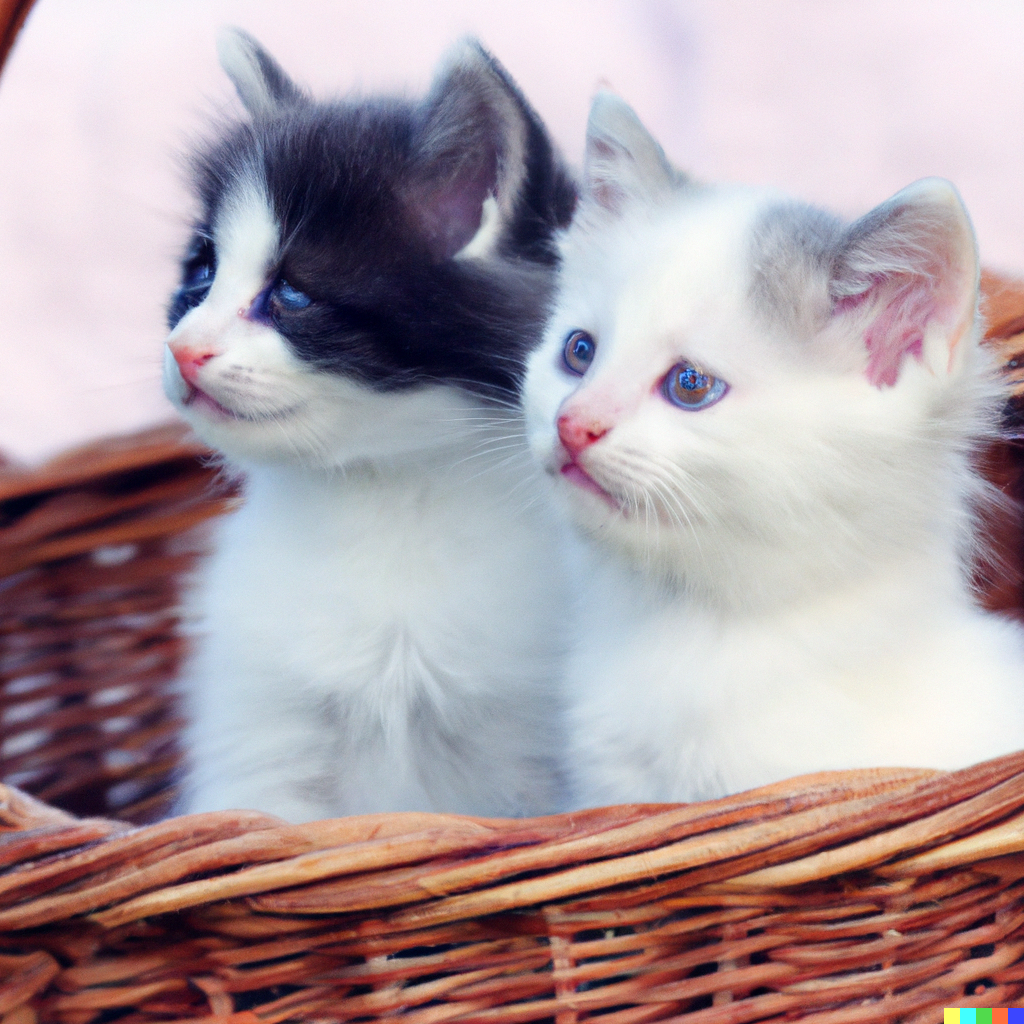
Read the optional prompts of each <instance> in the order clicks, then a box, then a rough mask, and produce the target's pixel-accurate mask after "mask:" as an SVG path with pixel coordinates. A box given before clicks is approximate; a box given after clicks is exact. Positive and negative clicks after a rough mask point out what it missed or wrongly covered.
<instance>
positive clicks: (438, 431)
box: [165, 33, 574, 821]
mask: <svg viewBox="0 0 1024 1024" xmlns="http://www.w3.org/2000/svg"><path fill="white" fill-rule="evenodd" d="M221 59H222V63H223V64H224V66H225V69H226V70H227V71H228V73H229V74H230V76H231V77H232V79H233V80H234V82H235V85H236V86H237V88H238V92H239V94H240V95H241V97H242V99H243V101H244V102H245V105H246V107H247V108H248V109H249V111H250V113H251V115H252V120H251V121H244V122H241V123H238V124H233V125H229V126H227V127H226V128H225V130H224V133H223V135H222V136H221V137H220V138H218V139H217V140H215V141H214V142H213V143H212V144H211V145H210V146H209V147H207V148H206V149H205V150H203V151H202V152H200V153H199V154H198V156H197V157H196V158H195V172H196V190H197V193H198V196H199V199H200V202H201V205H202V216H201V219H200V221H199V223H198V224H197V228H196V233H195V237H194V239H193V243H192V247H191V249H190V251H189V254H188V256H187V258H186V260H185V263H184V270H183V281H182V286H181V288H180V289H179V291H178V292H177V294H176V295H175V297H174V299H173V301H172V305H171V310H170V321H171V326H172V328H173V330H172V332H171V335H170V338H169V339H168V343H167V350H166V359H165V387H166V390H167V393H168V395H169V396H170V397H171V399H172V400H173V401H174V402H175V403H176V404H177V405H178V406H179V408H180V410H181V412H182V414H183V415H184V416H185V418H186V419H187V420H188V421H189V422H190V423H191V424H192V425H193V426H194V428H195V430H196V431H197V433H198V434H199V435H200V436H201V437H202V438H204V439H205V440H206V441H207V442H208V443H210V444H211V445H213V446H214V447H215V448H217V449H219V450H220V451H221V452H223V453H224V455H225V456H226V459H227V461H228V462H229V464H230V465H231V466H232V467H235V468H238V469H240V470H242V471H243V472H244V474H245V477H246V483H245V489H244V493H245V502H244V505H243V507H242V508H241V510H240V511H238V512H237V513H236V514H234V515H233V516H231V517H229V518H228V519H227V520H226V521H225V522H224V523H223V524H222V526H221V528H220V531H219V537H218V543H217V548H216V553H215V555H214V557H213V559H212V561H211V562H210V564H209V565H208V567H207V568H206V570H205V572H204V574H203V575H202V577H201V578H200V580H199V582H198V586H197V593H196V601H197V604H198V613H199V616H200V619H201V625H202V629H203V632H204V634H205V635H204V638H203V639H202V641H201V642H200V644H199V647H198V651H197V654H196V657H195V659H194V663H193V664H192V666H191V669H190V673H189V677H188V679H187V680H186V694H185V697H186V703H187V710H188V712H189V718H190V724H189V726H188V728H187V730H186V732H185V743H186V754H187V769H186V776H185V779H184V785H183V793H184V795H183V799H182V804H181V807H180V808H179V809H180V810H183V811H201V810H216V809H222V808H227V807H251V808H259V809H261V810H265V811H270V812H273V813H276V814H280V815H282V816H283V817H285V818H287V819H290V820H293V821H302V820H307V819H314V818H323V817H331V816H336V815H343V814H354V813H361V812H371V811H398V810H438V811H454V812H463V813H472V814H490V815H515V814H527V813H529V814H537V813H542V812H544V811H547V810H551V809H553V808H554V807H555V806H556V805H557V803H558V801H559V798H560V780H559V776H558V771H557V764H556V761H557V758H556V752H557V750H558V748H559V733H558V731H557V728H556V722H557V717H558V716H557V700H556V695H555V692H554V683H555V682H556V681H557V679H558V677H559V675H560V659H561V656H562V653H563V646H564V640H563V637H564V632H565V631H564V629H563V627H562V625H561V622H562V616H563V614H564V608H565V605H566V603H567V596H566V586H565V583H564V580H563V576H562V564H561V561H560V558H561V551H562V550H563V544H562V542H561V540H560V538H559V536H558V535H557V533H556V527H555V520H554V517H553V516H552V515H551V513H550V511H549V509H548V507H547V505H546V504H545V503H544V501H542V500H541V495H542V493H543V489H542V486H541V485H542V484H543V478H542V476H541V475H540V474H539V473H538V472H537V471H536V469H535V467H534V466H533V464H532V462H531V460H530V459H529V457H528V455H527V453H526V447H525V442H524V440H523V426H522V421H521V414H520V413H519V412H518V409H517V406H516V391H517V387H518V383H519V376H520V374H521V370H522V365H523V360H524V358H525V353H526V351H527V350H528V348H529V346H530V345H532V344H534V343H535V341H536V340H537V339H538V338H539V333H540V327H541V324H542V322H543V314H544V311H545V303H546V300H547V297H548V295H549V293H550V282H551V278H552V274H553V268H554V263H555V259H556V253H555V250H554V248H553V245H552V243H551V237H552V234H553V232H554V230H555V228H556V227H558V226H559V225H561V224H565V223H566V222H567V221H568V218H569V214H570V212H571V209H572V204H573V201H574V190H573V186H572V183H571V181H570V180H569V179H568V178H567V177H566V176H565V174H564V172H563V171H562V170H561V167H560V165H559V164H558V162H557V159H556V158H555V156H554V154H553V152H552V150H551V147H550V144H549V143H548V140H547V136H546V134H545V133H544V130H543V128H542V126H541V125H540V123H539V121H538V120H537V118H536V115H534V114H533V112H532V111H531V110H530V108H529V107H528V106H527V105H526V103H525V101H524V100H523V98H522V96H521V95H520V94H519V92H518V90H517V89H516V88H515V86H514V85H513V84H512V82H511V81H510V80H509V79H508V77H507V75H506V74H505V72H504V71H503V70H502V69H501V67H500V66H499V65H498V64H497V63H496V62H495V61H494V60H493V59H492V58H491V57H490V56H489V55H487V54H486V53H484V52H483V51H482V50H481V49H480V48H479V47H478V46H475V45H473V44H469V45H467V46H464V47H463V48H462V50H461V51H459V52H458V53H457V54H456V57H455V59H454V60H452V61H450V62H449V63H448V64H447V65H446V66H445V67H443V68H442V70H441V72H440V73H439V75H438V78H437V80H436V81H435V84H434V88H433V91H432V92H431V94H430V95H429V96H428V97H427V99H426V100H425V101H423V102H422V103H420V104H411V103H405V102H400V101H397V100H395V101H391V100H368V101H365V102H353V103H340V102H335V103H318V102H315V101H313V100H311V99H309V98H308V97H306V96H305V95H304V94H303V93H302V92H301V91H300V90H299V89H298V88H297V87H296V86H295V85H293V84H292V82H291V81H290V80H289V79H288V78H287V76H286V75H285V74H284V72H283V71H282V70H281V69H280V68H279V67H278V66H277V65H276V63H275V62H274V61H273V60H272V58H271V57H270V56H269V55H268V54H266V53H265V52H264V51H262V50H261V49H260V48H259V47H258V45H257V44H256V43H255V42H254V41H253V40H251V39H249V38H248V37H247V36H245V35H244V34H242V33H232V34H229V35H228V36H226V37H225V39H224V41H223V43H222V54H221Z"/></svg>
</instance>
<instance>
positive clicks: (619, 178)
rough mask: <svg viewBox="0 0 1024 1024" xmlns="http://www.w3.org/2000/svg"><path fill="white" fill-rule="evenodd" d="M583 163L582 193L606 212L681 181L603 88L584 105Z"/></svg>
mask: <svg viewBox="0 0 1024 1024" xmlns="http://www.w3.org/2000/svg"><path fill="white" fill-rule="evenodd" d="M583 167H584V174H583V178H584V197H585V198H586V199H588V200H590V201H593V202H595V203H597V205H598V206H601V207H604V209H606V210H609V211H611V212H612V213H618V212H619V211H620V210H621V209H622V207H623V206H624V204H625V203H626V201H627V200H629V199H648V198H656V197H658V196H659V195H662V194H663V193H665V192H666V191H668V190H669V189H670V188H672V186H673V185H675V184H677V183H678V182H680V181H682V180H683V177H682V175H680V174H679V173H678V172H677V171H676V170H675V169H674V168H673V167H672V165H671V164H670V163H669V162H668V158H667V157H666V156H665V151H664V150H663V149H662V148H661V146H660V145H658V142H657V140H656V139H655V138H654V136H653V135H651V133H650V132H649V131H648V130H647V129H646V128H645V127H644V125H643V122H642V121H641V120H640V118H639V117H637V116H636V113H635V111H634V110H633V108H632V107H631V106H630V105H629V104H628V103H626V102H625V101H623V100H621V99H620V98H619V97H618V96H616V95H615V94H614V93H612V92H608V91H606V90H602V91H601V92H599V93H598V94H597V95H596V96H595V97H594V101H593V103H592V104H591V107H590V118H589V120H588V121H587V144H586V152H585V156H584V163H583Z"/></svg>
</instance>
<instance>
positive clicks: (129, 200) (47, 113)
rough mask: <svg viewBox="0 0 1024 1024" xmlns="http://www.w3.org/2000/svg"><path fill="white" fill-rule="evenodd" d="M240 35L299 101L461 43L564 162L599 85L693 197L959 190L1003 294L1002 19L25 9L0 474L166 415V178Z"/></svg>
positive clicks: (338, 5) (1018, 154)
mask: <svg viewBox="0 0 1024 1024" xmlns="http://www.w3.org/2000/svg"><path fill="white" fill-rule="evenodd" d="M222 24H236V25H240V26H242V27H244V28H246V29H248V30H249V31H251V32H252V33H254V34H255V35H256V36H257V37H258V38H260V39H261V40H262V41H263V42H264V44H265V45H266V46H267V47H268V48H269V49H270V50H271V51H272V52H273V53H274V54H275V55H276V56H277V57H278V59H279V60H281V62H282V63H283V64H284V65H285V67H286V68H287V69H288V70H289V72H290V73H291V74H292V75H293V76H294V77H295V78H296V79H298V80H299V81H301V82H303V83H305V84H307V85H309V86H310V87H312V88H313V89H314V90H315V91H316V92H318V93H321V94H324V93H328V94H329V93H334V94H340V93H347V92H350V91H352V90H362V91H373V90H378V89H399V90H403V89H405V90H409V91H411V92H412V93H417V92H419V91H421V90H422V89H423V88H424V87H425V86H426V84H427V82H428V81H429V77H430V72H431V69H432V67H433V65H434V64H435V62H436V61H437V59H438V57H439V56H440V54H441V53H442V52H443V50H444V48H445V47H446V46H447V45H449V44H450V43H451V42H452V41H453V40H454V39H456V38H457V37H459V36H460V35H463V34H465V33H468V32H472V33H475V34H477V35H479V36H480V37H481V39H482V40H483V41H484V43H485V44H486V45H487V46H488V47H490V48H491V49H492V50H493V51H494V52H495V53H496V54H497V55H498V57H499V58H500V59H501V60H502V61H503V62H504V63H505V64H506V66H507V67H508V68H509V70H510V71H511V72H512V74H513V75H514V76H515V77H516V79H517V80H518V81H519V83H520V84H521V85H522V87H523V89H524V91H525V92H526V94H527V95H528V96H529V97H530V99H531V100H532V101H533V103H534V105H535V106H536V107H537V109H538V111H539V112H540V114H541V116H542V117H543V118H544V119H545V120H546V121H547V123H548V125H549V127H550V129H551V131H552V133H553V135H554V136H555V138H556V139H557V141H558V142H559V144H560V145H561V147H562V149H563V151H564V153H565V154H566V156H567V157H568V158H569V159H570V160H571V161H572V162H573V163H577V162H578V161H579V158H580V153H581V148H582V140H583V130H584V124H585V121H586V114H587V107H588V104H589V98H590V95H591V94H592V92H593V90H594V88H595V86H596V85H597V84H598V82H600V81H605V82H607V83H610V84H611V85H612V86H613V87H614V88H615V89H617V90H618V91H619V92H620V93H621V94H622V95H623V96H624V97H625V98H626V99H628V100H629V101H630V102H631V103H632V104H633V105H634V106H635V107H636V109H637V111H638V112H639V113H640V115H641V117H643V118H644V119H645V121H646V122H647V123H648V125H649V126H650V127H651V128H652V130H653V131H654V132H655V133H656V134H657V135H658V136H659V137H660V138H661V140H662V141H663V143H664V145H665V148H666V149H667V150H668V152H669V154H670V156H672V157H673V158H674V159H675V160H676V161H677V162H678V163H680V164H681V165H683V166H684V167H686V168H688V169H690V170H692V171H693V172H694V173H695V174H697V175H698V176H700V177H703V178H725V179H731V180H742V181H749V182H757V183H767V184H773V185H776V186H779V187H781V188H783V189H785V190H786V191H788V192H791V193H793V194H795V195H798V196H800V197H802V198H805V199H810V200H813V201H816V202H818V203H822V204H824V205H826V206H828V207H831V208H832V209H835V210H836V211H838V212H840V213H843V214H847V215H851V216H852V215H856V214H858V213H861V212H863V211H864V210H866V209H868V208H870V207H871V206H873V205H875V204H876V203H878V202H880V201H881V200H883V199H884V198H886V197H887V196H889V195H890V194H892V193H893V192H895V191H897V190H898V189H899V188H901V187H903V186H904V185H906V184H908V183H909V182H910V181H912V180H914V179H915V178H919V177H922V176H924V175H929V174H939V175H943V176H945V177H948V178H951V179H952V180H953V181H954V182H955V183H956V184H957V185H958V186H959V188H960V190H961V192H962V193H963V195H964V198H965V200H966V202H967V205H968V207H969V209H970V210H971V212H972V214H973V216H974V220H975V224H976V227H977V229H978V235H979V239H980V244H981V252H982V257H983V259H984V261H985V262H986V264H987V265H989V266H991V267H994V268H998V269H1003V270H1008V271H1011V272H1024V202H1022V200H1021V195H1020V191H1021V190H1020V183H1021V182H1022V181H1024V62H1022V60H1021V52H1022V49H1024V47H1022V43H1024V3H1022V2H1021V0H974V2H972V3H970V4H966V3H963V2H962V0H831V2H827V3H826V2H823V0H773V2H772V3H764V2H763V0H632V2H630V0H543V2H535V0H515V2H511V0H508V2H505V3H497V2H494V0H429V2H426V0H374V2H373V3H367V2H365V0H363V2H361V3H356V2H351V0H274V2H270V0H39V3H38V4H37V6H36V8H35V9H34V10H33V12H32V14H31V15H30V17H29V21H28V24H27V26H26V29H25V31H24V32H23V34H22V36H21V38H20V40H19V41H18V43H17V45H16V47H15V49H14V51H13V53H12V55H11V59H10V62H9V64H8V67H7V70H6V71H5V73H4V76H3V81H2V87H0V140H2V146H3V150H2V154H3V159H2V160H0V281H2V286H0V287H2V294H3V303H2V306H3V317H2V321H0V324H2V326H0V449H3V450H4V451H6V452H7V453H9V454H11V455H13V456H15V457H16V458H19V459H23V460H26V461H29V462H33V461H37V460H39V459H41V458H44V457H46V456H47V455H50V454H52V453H54V452H55V451H57V450H59V449H60V448H62V447H65V446H67V445H69V444H72V443H76V442H78V441H82V440H86V439H89V438H92V437H95V436H98V435H101V434H107V433H114V432H120V431H125V430H130V429H134V428H137V427H142V426H146V425H148V424H151V423H155V422H159V421H161V420H165V419H168V418H170V417H171V416H172V415H173V412H172V410H171V408H170V406H169V405H168V404H167V403H166V401H165V399H164V398H163V396H162V394H161V392H160V386H159V365H160V350H161V343H162V338H163V334H164V328H163V306H164V303H165V301H166V297H167V294H168V292H169V291H170V289H171V287H172V285H173V282H174V279H175V273H176V268H175V258H176V255H177V252H178V249H179V247H180V246H181V245H182V243H183V242H184V239H185V236H186V228H187V224H188V220H189V216H190V213H191V205H190V202H189V199H188V197H187V193H186V192H185V190H184V189H183V188H182V185H181V180H180V174H179V170H178V164H177V162H176V154H178V153H180V151H181V150H182V149H183V148H184V147H185V145H186V144H187V140H188V139H189V138H190V137H193V136H194V135H195V134H196V133H197V132H201V131H202V129H203V124H204V121H205V120H206V118H207V117H208V115H209V114H210V113H212V112H222V111H225V110H229V111H230V110H233V109H235V106H236V101H235V99H234V96H233V93H232V90H231V88H230V86H229V85H228V83H227V81H226V79H225V78H224V77H223V75H222V74H221V72H220V70H219V69H218V67H217V63H216V57H215V53H214V42H213V40H214V34H215V31H216V29H217V27H218V26H219V25H222Z"/></svg>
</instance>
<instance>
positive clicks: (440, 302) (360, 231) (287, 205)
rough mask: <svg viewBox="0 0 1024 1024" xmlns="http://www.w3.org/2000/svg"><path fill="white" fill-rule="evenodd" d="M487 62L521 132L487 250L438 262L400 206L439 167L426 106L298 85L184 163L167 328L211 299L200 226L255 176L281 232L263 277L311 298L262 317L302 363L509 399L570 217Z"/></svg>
mask: <svg viewBox="0 0 1024 1024" xmlns="http://www.w3.org/2000/svg"><path fill="white" fill-rule="evenodd" d="M486 60H487V61H488V62H489V63H488V66H489V67H490V69H491V72H492V76H496V77H497V79H498V80H499V82H500V85H501V87H502V88H504V89H505V90H506V91H507V93H508V95H509V96H510V97H512V99H513V100H514V107H515V109H516V110H517V111H518V115H519V116H520V117H521V118H522V123H523V127H524V129H525V133H524V134H525V139H526V147H525V154H524V157H525V178H524V181H523V185H522V188H521V190H520V193H519V197H518V201H517V203H516V206H515V210H514V214H513V216H512V217H511V219H510V222H509V223H507V224H506V225H505V226H504V228H503V231H502V234H501V236H500V242H499V244H498V247H497V253H496V255H495V256H494V257H492V258H488V259H486V260H484V259H450V258H449V259H444V258H438V257H437V256H436V255H434V254H433V253H432V249H431V246H430V244H429V240H428V239H427V238H425V237H424V232H423V228H422V225H421V219H420V218H417V216H415V211H414V210H412V209H411V208H410V198H409V197H410V196H411V195H415V194H416V186H417V185H418V184H419V183H420V182H419V180H418V179H421V178H422V177H423V175H424V174H433V175H435V176H436V175H437V174H438V169H437V167H436V166H435V167H433V168H429V167H428V168H426V169H424V159H423V156H422V153H421V146H422V145H423V143H421V141H420V140H421V137H422V136H423V127H422V125H423V119H424V116H426V115H425V114H424V106H422V105H421V106H417V105H415V104H411V103H406V102H402V101H397V100H394V101H392V100H370V101H363V102H347V103H321V102H315V101H313V100H310V99H306V98H305V97H303V96H302V94H301V93H298V92H297V91H296V95H295V96H294V97H293V98H292V99H291V100H290V101H289V102H287V103H282V104H281V105H279V106H278V108H277V109H276V110H274V111H273V112H272V113H271V114H269V115H268V116H257V118H256V119H255V120H254V121H253V122H247V123H239V124H235V125H232V126H230V127H229V128H228V129H227V130H226V131H225V132H224V134H223V135H222V137H221V138H220V139H219V140H217V141H215V142H214V143H212V144H211V145H209V146H208V147H207V148H205V149H204V150H202V151H201V152H200V153H198V154H197V155H196V156H195V158H194V160H193V166H194V172H195V174H194V176H195V187H196V191H197V193H198V196H199V199H200V202H201V204H202V210H203V212H202V219H201V222H200V223H201V226H200V227H199V228H197V232H196V236H195V237H194V239H193V241H192V243H191V246H190V248H189V251H188V254H187V255H186V258H185V260H184V262H183V274H182V285H181V287H180V288H179V290H178V291H177V292H176V294H175V295H174V296H173V298H172V300H171V303H170V306H169V309H168V320H169V323H170V325H171V326H172V327H173V326H174V325H175V324H176V323H177V322H178V320H180V319H181V317H182V316H184V315H185V313H186V312H188V310H189V309H191V308H192V307H194V306H195V305H198V304H199V303H200V302H201V301H202V300H203V298H205V294H206V290H208V287H209V280H211V279H212V274H210V273H208V271H207V270H204V267H206V268H209V270H214V269H215V261H216V254H215V253H214V251H213V246H212V244H211V243H210V242H209V241H208V237H209V235H208V227H207V226H208V225H212V224H215V223H216V219H217V214H218V211H219V209H220V208H221V207H222V205H223V204H224V202H225V200H226V198H227V197H228V196H229V195H230V193H231V191H232V189H233V188H235V187H238V186H239V185H240V184H241V183H243V182H251V181H252V180H254V179H255V180H263V181H265V183H266V190H267V196H268V199H269V202H270V205H271V207H272V209H273V212H274V215H275V217H276V218H277V220H278V222H279V223H280V225H281V228H282V242H281V249H280V253H279V260H278V265H277V266H276V267H275V268H274V272H273V276H274V277H277V278H283V279H285V280H287V281H288V283H289V284H290V285H292V286H293V287H295V288H297V289H299V290H300V291H302V292H304V293H305V294H306V295H308V296H309V297H310V298H311V299H312V300H313V302H312V303H311V304H310V305H309V306H308V307H306V308H304V309H297V310H291V311H289V310H284V309H279V308H272V309H271V311H270V313H269V316H270V319H271V322H272V323H273V326H274V327H275V328H276V329H277V330H278V331H279V332H280V333H281V335H282V336H283V337H284V338H286V339H287V341H288V342H289V344H290V345H291V347H292V348H293V350H294V351H295V353H296V354H297V355H298V356H299V357H300V358H301V359H303V360H305V361H307V362H308V363H310V364H312V365H313V366H315V367H317V368H319V369H322V370H324V371H327V372H331V373H338V374H344V375H346V376H350V377H352V378H354V379H357V380H359V381H361V382H363V383H365V384H367V385H369V386H371V387H373V388H376V389H380V390H394V389H398V388H408V387H412V386H415V385H416V384H419V383H422V382H439V381H440V382H445V383H450V384H454V385H458V386H462V387H465V388H467V389H469V390H471V391H475V392H478V393H481V394H485V395H487V394H490V395H496V396H500V395H505V396H509V395H514V394H516V393H517V391H518V386H519V381H520V376H521V371H522V367H523V362H524V360H525V358H526V356H527V354H528V352H529V351H530V349H531V348H532V347H533V346H534V344H535V343H536V342H537V340H538V339H539V335H540V330H541V328H542V326H543V320H544V317H545V314H546V311H547V302H548V298H549V294H550V289H551V284H552V278H553V270H554V267H555V263H556V255H555V249H554V246H553V244H552V236H553V233H554V231H555V230H556V229H557V228H559V227H564V226H565V225H566V224H567V223H568V221H569V219H570V218H571V215H572V210H573V207H574V205H575V196H576V193H575V188H574V185H573V182H572V180H571V178H570V177H569V175H568V173H567V172H566V171H565V169H564V168H563V166H562V165H561V163H560V162H559V160H558V158H557V157H556V155H555V154H554V152H553V150H552V146H551V144H550V142H549V140H548V137H547V134H546V132H545V130H544V128H543V126H542V125H541V123H540V121H539V120H538V118H537V116H536V115H535V114H534V113H533V111H532V110H531V109H530V107H529V106H528V105H527V104H526V102H525V101H524V100H523V98H522V96H521V95H520V94H519V92H518V90H517V89H516V88H515V86H514V85H513V84H512V83H511V81H510V80H509V79H508V76H507V75H506V73H505V72H504V70H503V69H501V68H500V66H499V65H497V64H496V62H494V61H493V60H491V59H490V58H489V57H488V58H486ZM491 81H492V87H493V77H492V80H491ZM468 127H469V128H472V127H473V126H468ZM476 135H477V136H479V135H481V132H476ZM466 137H473V133H472V132H469V131H467V136H466ZM431 143H432V145H433V146H434V148H435V149H436V147H437V142H436V139H434V140H431ZM453 152H454V153H455V154H456V157H457V156H458V150H457V149H456V150H454V151H453ZM468 156H469V157H472V154H469V155H468ZM447 159H448V161H449V163H450V162H451V160H452V154H451V153H449V154H447ZM441 170H442V172H443V171H444V168H442V169H441ZM268 283H269V282H268Z"/></svg>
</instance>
